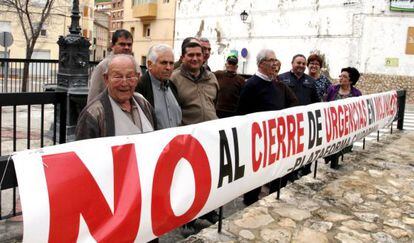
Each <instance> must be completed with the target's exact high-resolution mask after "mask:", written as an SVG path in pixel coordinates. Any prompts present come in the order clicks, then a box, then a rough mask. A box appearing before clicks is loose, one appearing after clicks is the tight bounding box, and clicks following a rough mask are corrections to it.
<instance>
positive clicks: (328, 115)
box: [13, 91, 397, 243]
mask: <svg viewBox="0 0 414 243" xmlns="http://www.w3.org/2000/svg"><path fill="white" fill-rule="evenodd" d="M396 113H397V94H396V92H395V91H390V92H386V93H381V94H374V95H367V96H361V97H355V98H349V99H344V100H340V101H335V102H329V103H317V104H313V105H308V106H300V107H293V108H290V109H285V110H281V111H274V112H262V113H255V114H250V115H246V116H238V117H233V118H228V119H221V120H214V121H209V122H205V123H200V124H197V125H191V126H185V127H179V128H174V129H166V130H160V131H156V132H152V133H147V134H140V135H134V136H122V137H108V138H99V139H91V140H84V141H78V142H72V143H67V144H62V145H58V146H52V147H47V148H43V149H37V150H30V151H25V152H20V153H17V154H16V155H14V156H13V161H14V163H15V168H16V173H17V179H18V183H19V190H20V195H21V202H22V209H23V218H24V242H36V243H40V242H59V243H61V242H76V241H77V242H134V241H135V242H145V241H149V240H151V239H153V238H155V237H158V236H161V235H162V234H165V233H167V232H169V231H170V230H173V229H174V228H177V227H179V226H180V225H182V224H184V223H186V222H188V221H190V220H192V219H194V218H196V217H197V216H200V215H203V214H205V213H207V212H209V211H211V210H213V209H216V208H218V207H219V206H221V205H224V204H225V203H227V202H229V201H231V200H232V199H234V198H236V197H238V196H240V195H242V194H243V193H245V192H248V191H250V190H252V189H254V188H256V187H258V186H261V185H263V184H265V183H267V182H269V181H272V180H274V179H276V178H279V177H281V176H283V175H285V174H287V173H288V172H290V171H292V170H296V169H297V168H299V167H301V166H303V165H305V164H308V163H311V162H313V161H315V160H316V159H318V158H322V157H325V156H327V155H329V154H332V153H334V152H337V151H339V150H341V149H342V148H344V147H346V146H348V145H350V144H352V143H353V142H354V141H356V140H359V139H361V138H363V137H365V136H366V135H368V134H369V133H371V132H373V131H375V130H378V129H380V128H382V127H384V126H386V125H388V124H390V123H391V122H392V120H393V119H394V117H395V115H396Z"/></svg>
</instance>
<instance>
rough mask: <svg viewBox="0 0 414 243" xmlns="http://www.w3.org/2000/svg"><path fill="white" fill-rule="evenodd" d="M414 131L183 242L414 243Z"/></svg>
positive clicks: (376, 144) (386, 140)
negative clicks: (218, 228)
mask: <svg viewBox="0 0 414 243" xmlns="http://www.w3.org/2000/svg"><path fill="white" fill-rule="evenodd" d="M413 147H414V132H407V131H406V132H395V133H394V134H392V135H388V136H384V137H383V138H381V140H380V141H379V142H376V141H371V142H369V143H368V144H367V149H366V150H358V151H355V152H353V153H352V154H347V155H345V158H344V161H343V162H342V163H340V164H341V167H340V169H339V170H332V169H330V168H329V165H325V164H324V163H321V162H320V163H319V165H318V174H317V177H316V179H314V178H313V176H306V177H302V178H301V179H300V180H297V181H296V182H295V183H293V184H289V185H288V186H287V187H286V188H284V189H282V191H281V197H280V200H277V199H276V195H275V194H272V195H269V196H267V197H264V198H262V199H261V200H260V201H258V202H256V203H255V204H253V205H251V206H250V207H247V208H246V209H244V210H243V211H240V212H238V213H236V214H234V215H232V216H230V217H229V218H227V219H225V220H224V221H223V231H222V233H221V234H219V233H217V224H216V225H214V226H211V227H209V228H206V229H204V230H202V231H201V232H200V233H199V234H197V235H194V236H191V237H189V238H187V239H186V240H184V241H183V242H387V243H388V242H414V240H413V239H414V236H413V234H414V190H413V189H414V149H413Z"/></svg>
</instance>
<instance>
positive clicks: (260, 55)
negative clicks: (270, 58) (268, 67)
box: [256, 49, 275, 66]
mask: <svg viewBox="0 0 414 243" xmlns="http://www.w3.org/2000/svg"><path fill="white" fill-rule="evenodd" d="M270 53H272V54H275V52H274V51H273V50H271V49H261V50H260V51H259V53H257V56H256V62H257V66H259V64H260V63H261V62H262V61H263V60H264V59H266V56H267V55H268V54H270Z"/></svg>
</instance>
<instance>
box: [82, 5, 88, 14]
mask: <svg viewBox="0 0 414 243" xmlns="http://www.w3.org/2000/svg"><path fill="white" fill-rule="evenodd" d="M88 16H89V8H88V6H83V17H88Z"/></svg>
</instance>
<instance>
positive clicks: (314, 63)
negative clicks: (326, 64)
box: [309, 62, 321, 66]
mask: <svg viewBox="0 0 414 243" xmlns="http://www.w3.org/2000/svg"><path fill="white" fill-rule="evenodd" d="M309 65H313V66H321V65H320V64H319V62H310V63H309Z"/></svg>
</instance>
